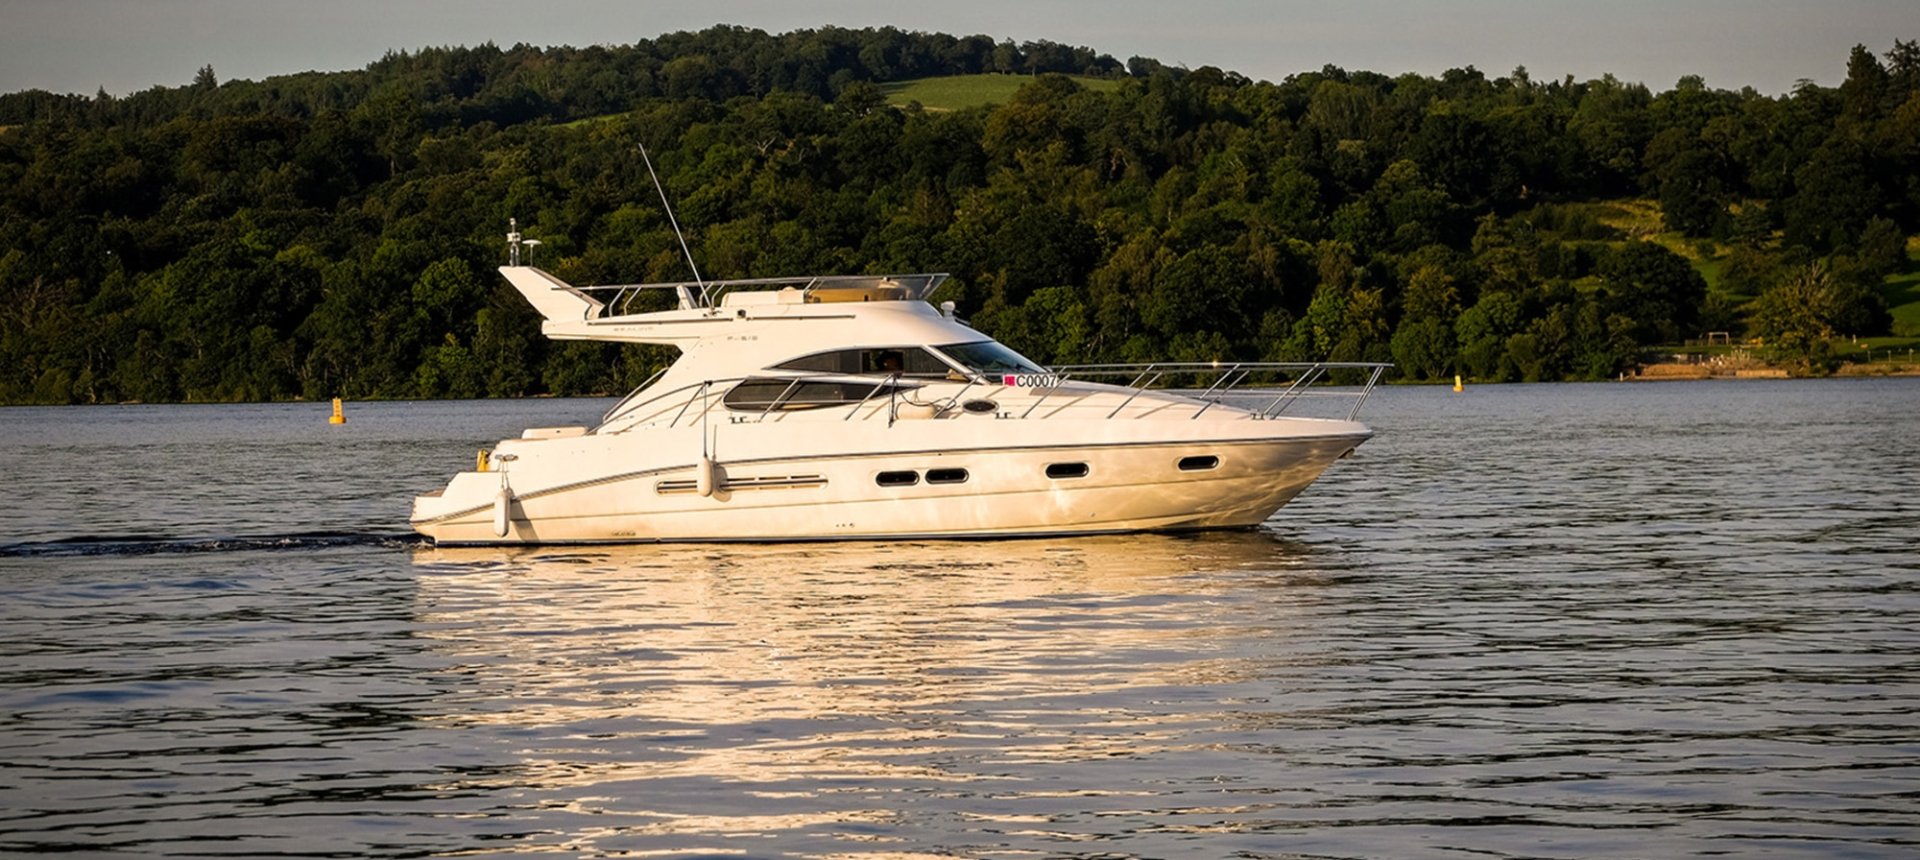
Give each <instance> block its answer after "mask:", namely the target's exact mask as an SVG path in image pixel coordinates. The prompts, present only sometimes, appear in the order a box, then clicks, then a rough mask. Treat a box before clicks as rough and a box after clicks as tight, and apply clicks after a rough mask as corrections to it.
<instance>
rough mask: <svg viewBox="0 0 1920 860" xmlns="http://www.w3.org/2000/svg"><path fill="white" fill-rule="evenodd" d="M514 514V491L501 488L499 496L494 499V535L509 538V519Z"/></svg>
mask: <svg viewBox="0 0 1920 860" xmlns="http://www.w3.org/2000/svg"><path fill="white" fill-rule="evenodd" d="M512 513H513V491H512V490H509V489H507V488H506V487H501V488H500V493H499V495H496V496H494V497H493V533H494V535H495V536H497V537H506V536H507V519H508V517H509V516H511V515H512Z"/></svg>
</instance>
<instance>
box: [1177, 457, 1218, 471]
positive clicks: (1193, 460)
mask: <svg viewBox="0 0 1920 860" xmlns="http://www.w3.org/2000/svg"><path fill="white" fill-rule="evenodd" d="M1219 467H1220V458H1219V457H1216V456H1214V455H1212V454H1199V455H1195V456H1192V457H1181V458H1180V471H1182V472H1204V471H1206V470H1208V469H1217V468H1219Z"/></svg>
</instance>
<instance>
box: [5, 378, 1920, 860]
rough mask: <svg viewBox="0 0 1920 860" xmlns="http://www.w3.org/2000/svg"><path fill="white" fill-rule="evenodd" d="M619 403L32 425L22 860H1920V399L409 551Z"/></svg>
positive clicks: (1632, 412)
mask: <svg viewBox="0 0 1920 860" xmlns="http://www.w3.org/2000/svg"><path fill="white" fill-rule="evenodd" d="M606 405H607V404H606V403H604V402H601V401H534V402H512V403H423V404H366V405H360V404H355V405H351V406H350V407H349V412H348V415H349V419H350V421H351V423H349V424H348V425H347V426H345V427H329V426H328V425H327V424H326V423H325V414H326V408H325V407H324V406H312V405H300V406H171V407H168V406H154V407H114V408H67V409H4V410H0V439H3V440H4V441H5V443H6V444H5V446H4V450H5V451H6V454H5V459H4V461H0V462H4V463H5V465H6V471H7V473H8V474H9V476H10V477H11V478H12V482H11V484H12V489H13V492H12V497H13V501H14V504H12V505H10V506H8V508H7V515H6V516H5V517H3V518H0V854H19V853H26V852H33V851H54V850H62V851H74V852H79V853H80V854H83V855H88V856H93V855H116V854H121V855H136V856H139V855H166V856H221V857H233V856H241V857H256V856H376V857H401V856H427V855H441V854H446V855H459V856H504V855H517V854H551V855H559V856H646V857H695V856H698V857H715V856H747V857H820V858H828V857H857V858H922V857H994V858H1000V857H1102V858H1106V857H1160V858H1187V857H1221V858H1228V857H1248V858H1262V857H1463V858H1464V857H1471V858H1479V857H1569V858H1571V857H1655V858H1657V857H1679V856H1690V855H1734V856H1743V857H1822V858H1825V857H1889V858H1891V857H1913V856H1916V855H1920V499H1917V497H1916V488H1917V487H1920V380H1877V381H1839V380H1829V381H1817V382H1747V383H1675V384H1670V385H1642V386H1635V385H1618V384H1599V385H1583V386H1513V387H1480V388H1475V389H1471V390H1469V391H1468V392H1467V393H1466V394H1464V395H1454V394H1452V393H1450V392H1447V391H1445V390H1442V389H1412V388H1396V389H1390V390H1386V391H1383V392H1380V393H1378V394H1376V395H1375V397H1374V399H1373V400H1372V401H1370V402H1369V404H1368V408H1367V413H1366V415H1367V417H1368V420H1369V421H1370V422H1371V423H1373V424H1374V426H1375V427H1376V428H1377V429H1378V430H1380V431H1381V435H1380V436H1379V437H1378V438H1376V439H1375V440H1374V441H1372V442H1370V443H1368V444H1367V445H1366V446H1364V447H1363V448H1362V449H1361V452H1360V456H1358V457H1356V458H1355V459H1353V460H1350V461H1347V462H1343V463H1341V464H1339V465H1338V466H1337V467H1336V468H1335V470H1334V471H1333V472H1331V473H1330V474H1329V475H1328V476H1327V477H1326V478H1325V479H1324V480H1323V481H1322V482H1321V483H1320V484H1318V485H1316V486H1315V487H1314V488H1313V489H1312V490H1310V491H1309V492H1308V494H1307V495H1306V496H1305V497H1303V498H1302V499H1300V500H1299V501H1298V502H1296V503H1295V504H1293V505H1292V506H1289V507H1288V508H1287V509H1285V510H1283V511H1282V512H1281V514H1280V515H1279V516H1278V517H1276V518H1275V519H1274V520H1273V521H1272V522H1271V523H1269V524H1268V526H1267V527H1266V528H1265V529H1263V530H1261V531H1257V532H1240V533H1222V534H1212V535H1205V536H1198V537H1154V536H1145V537H1128V538H1101V539H1089V540H1073V541H1021V542H1006V543H959V544H953V543H909V544H847V545H801V546H769V547H718V548H716V547H667V548H589V549H579V548H574V549H565V550H557V549H556V550H533V551H505V550H462V551H438V550H435V549H432V548H430V547H424V546H421V545H419V544H418V543H416V542H415V541H413V540H412V538H411V537H409V536H408V534H407V530H406V525H405V516H406V510H407V500H408V496H410V495H411V494H412V493H413V492H415V491H418V490H422V489H427V488H431V487H435V486H438V485H440V484H441V483H442V482H443V481H444V480H445V478H446V476H447V475H448V474H450V473H451V472H452V471H454V470H456V469H458V468H459V467H460V466H461V465H462V464H463V463H465V462H468V461H469V460H470V458H471V457H472V454H473V450H474V449H475V448H477V447H480V446H481V445H483V444H485V443H487V442H488V441H490V440H491V439H493V438H496V437H498V436H502V435H513V434H516V433H517V431H518V430H519V429H520V428H521V427H524V426H529V425H541V424H558V423H571V422H578V421H583V420H589V419H591V418H592V417H593V416H594V415H596V414H597V413H598V411H599V410H600V409H602V408H604V407H605V406H606Z"/></svg>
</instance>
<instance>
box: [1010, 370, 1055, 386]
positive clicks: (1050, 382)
mask: <svg viewBox="0 0 1920 860" xmlns="http://www.w3.org/2000/svg"><path fill="white" fill-rule="evenodd" d="M1000 384H1001V385H1005V386H1009V387H1012V388H1053V387H1054V386H1057V385H1059V384H1060V377H1059V376H1058V375H1057V374H1052V373H1007V374H1002V375H1001V377H1000Z"/></svg>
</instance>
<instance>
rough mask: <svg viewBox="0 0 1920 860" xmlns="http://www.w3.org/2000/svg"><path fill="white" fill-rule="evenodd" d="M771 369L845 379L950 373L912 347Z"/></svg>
mask: <svg viewBox="0 0 1920 860" xmlns="http://www.w3.org/2000/svg"><path fill="white" fill-rule="evenodd" d="M774 367H775V369H777V370H798V371H802V372H805V373H840V374H846V375H849V376H853V375H862V374H871V375H874V376H889V375H892V374H895V373H898V374H900V375H902V376H946V375H947V373H948V371H951V370H952V369H953V368H951V367H949V366H948V365H947V363H946V362H944V361H941V360H940V359H938V358H936V357H934V355H933V353H930V352H928V351H926V350H924V349H921V348H919V347H912V346H904V347H894V348H883V349H842V350H836V351H834V352H820V353H814V354H813V355H805V356H801V357H799V358H796V359H793V360H791V361H784V362H781V363H779V364H777V365H774Z"/></svg>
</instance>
